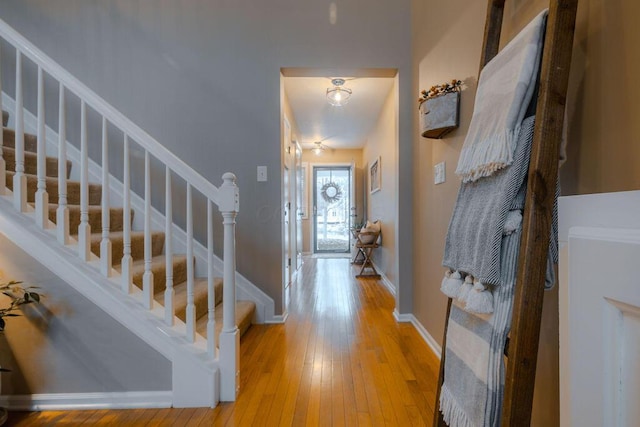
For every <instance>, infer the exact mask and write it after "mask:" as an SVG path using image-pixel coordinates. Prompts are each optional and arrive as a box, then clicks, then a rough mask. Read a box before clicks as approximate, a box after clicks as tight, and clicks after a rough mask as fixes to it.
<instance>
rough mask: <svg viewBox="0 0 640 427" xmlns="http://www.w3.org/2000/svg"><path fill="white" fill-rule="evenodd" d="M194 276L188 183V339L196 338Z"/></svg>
mask: <svg viewBox="0 0 640 427" xmlns="http://www.w3.org/2000/svg"><path fill="white" fill-rule="evenodd" d="M194 285H195V284H194V277H193V199H192V194H191V185H190V184H189V183H187V312H186V314H187V316H186V322H187V340H188V341H189V342H195V340H196V306H195V302H194V296H193V294H194V289H193V288H194Z"/></svg>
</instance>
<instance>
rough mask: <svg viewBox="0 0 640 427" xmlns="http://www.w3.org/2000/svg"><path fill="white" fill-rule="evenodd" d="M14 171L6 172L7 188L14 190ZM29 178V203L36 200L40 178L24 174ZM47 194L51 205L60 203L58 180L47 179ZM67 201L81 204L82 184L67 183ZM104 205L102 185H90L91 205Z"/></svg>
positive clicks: (76, 182)
mask: <svg viewBox="0 0 640 427" xmlns="http://www.w3.org/2000/svg"><path fill="white" fill-rule="evenodd" d="M14 175H15V172H14V171H10V170H7V171H6V182H7V187H8V188H9V189H10V190H13V176H14ZM24 175H25V177H26V178H27V201H28V202H33V201H34V200H35V198H34V195H35V192H36V190H37V183H38V177H37V176H36V175H32V174H27V173H25V174H24ZM46 186H47V193H48V194H49V201H50V202H51V203H58V178H56V177H47V178H46ZM67 201H68V202H69V203H71V204H79V203H80V182H78V181H72V180H69V181H67ZM101 203H102V185H100V184H95V183H89V203H88V204H89V205H94V206H95V205H97V206H99V205H100V204H101Z"/></svg>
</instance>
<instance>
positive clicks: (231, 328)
mask: <svg viewBox="0 0 640 427" xmlns="http://www.w3.org/2000/svg"><path fill="white" fill-rule="evenodd" d="M0 37H1V38H2V39H4V40H5V41H6V42H7V44H9V45H11V46H13V48H14V49H15V52H16V55H15V57H16V64H15V75H16V81H15V86H16V93H15V102H16V105H15V117H14V119H15V174H14V176H13V200H14V206H15V208H16V209H17V210H18V211H19V212H26V211H27V210H28V204H27V177H26V176H25V163H24V161H25V160H24V159H25V157H24V152H25V138H24V122H23V113H24V105H23V102H24V97H23V94H24V91H23V83H24V82H23V70H22V69H23V61H24V58H26V59H28V60H29V61H31V62H33V64H35V66H36V67H37V69H38V80H37V116H38V118H37V119H38V135H37V136H38V147H37V193H36V197H35V211H36V223H37V224H38V226H39V227H41V228H47V227H49V221H48V218H49V209H48V200H49V195H48V193H47V188H46V176H47V173H46V157H45V151H46V150H45V145H44V144H45V138H46V135H45V118H44V112H45V94H46V91H45V75H46V76H48V77H50V78H52V79H54V80H55V81H56V82H57V86H58V102H57V105H58V108H59V111H58V135H59V144H58V208H57V212H56V230H55V232H56V233H55V235H56V236H57V240H58V242H60V243H61V244H63V245H67V244H69V243H70V242H71V241H72V239H71V238H70V230H69V209H68V189H67V176H66V174H67V159H66V148H65V146H66V134H67V133H66V118H67V115H68V111H67V106H66V97H67V94H68V93H71V94H73V95H75V96H76V97H78V98H79V99H80V103H81V112H80V126H81V132H80V146H81V160H80V169H81V170H80V177H81V179H80V217H81V218H80V226H79V228H78V256H79V257H80V258H81V259H82V260H84V261H89V260H91V258H92V255H91V226H90V224H89V182H88V176H89V175H88V159H89V156H88V152H89V141H88V135H87V126H88V119H87V108H90V109H91V110H93V111H94V112H96V113H97V114H98V115H99V116H100V117H101V120H102V141H101V144H102V146H101V152H102V168H103V171H102V177H101V181H102V182H100V184H101V185H102V186H103V191H102V195H101V201H102V212H101V215H102V218H101V220H102V229H101V230H99V231H101V241H100V249H101V250H100V253H101V256H100V258H101V259H100V262H99V263H98V268H97V271H99V272H100V273H101V274H102V275H103V276H105V277H110V276H111V275H115V274H117V273H116V272H115V270H113V269H112V268H111V267H112V259H113V258H115V257H122V263H121V265H122V273H121V280H122V281H121V284H122V286H121V291H122V292H123V293H124V294H131V293H132V287H133V282H132V280H133V279H132V257H131V203H130V191H131V184H132V182H131V179H132V176H131V168H130V166H131V162H130V156H131V151H130V150H131V144H132V143H133V144H136V145H137V146H138V147H139V148H140V149H142V150H143V152H144V158H145V161H144V164H145V170H144V196H143V198H144V200H145V209H144V265H145V270H144V275H143V297H142V301H140V302H141V304H142V305H143V306H144V307H145V308H146V309H148V310H152V309H154V295H153V272H152V270H151V255H152V250H151V245H152V238H151V234H152V230H151V220H150V213H151V209H152V208H151V186H152V185H156V182H157V181H154V182H153V183H152V180H151V166H150V161H151V159H152V158H153V159H155V160H157V161H159V162H160V163H162V164H163V165H164V169H165V196H166V207H165V209H166V212H165V215H166V227H165V232H166V236H165V241H166V246H165V256H166V258H167V262H166V269H167V270H166V273H167V274H166V287H165V294H164V307H163V310H164V313H163V315H162V318H163V319H164V322H165V323H166V324H167V325H169V326H173V325H174V322H175V320H174V319H175V316H174V312H175V308H174V297H175V292H174V288H173V265H172V262H171V257H172V256H173V253H172V243H171V241H172V236H171V229H172V203H171V200H172V176H177V177H180V178H181V179H182V180H184V181H186V194H187V206H186V212H187V218H186V221H187V230H186V231H187V236H188V238H187V242H186V247H187V270H188V273H187V310H186V312H187V315H186V322H185V323H186V328H184V329H178V330H177V331H182V332H181V333H183V334H184V338H185V340H186V341H187V342H189V343H193V342H195V340H196V339H195V337H196V332H195V331H196V316H195V306H194V266H193V263H194V256H193V221H194V214H193V206H192V198H193V195H192V191H197V192H199V193H200V194H201V195H202V196H204V198H205V199H206V201H207V216H206V221H207V225H206V230H207V249H208V255H209V266H208V269H207V274H208V278H207V280H208V286H207V289H208V292H209V295H208V298H207V300H208V309H207V316H208V319H207V320H208V321H207V334H206V335H207V337H206V338H207V339H208V342H207V351H206V354H207V355H208V358H209V359H210V360H216V359H217V361H218V366H219V368H220V399H221V400H223V401H233V400H235V398H236V396H237V391H238V369H239V362H238V361H239V332H238V328H237V326H236V324H235V280H236V276H235V267H236V262H235V218H236V215H237V212H238V208H239V203H238V200H239V199H238V195H239V192H238V187H237V185H236V178H235V176H234V175H233V174H232V173H225V174H224V175H223V177H222V178H223V183H222V185H221V186H220V188H217V187H216V186H214V185H213V184H211V183H210V182H209V181H207V180H206V179H205V178H204V177H202V176H201V175H200V174H198V173H197V172H195V171H194V170H193V169H192V168H191V167H189V166H188V165H187V164H186V163H184V162H183V161H182V160H180V159H179V158H178V157H176V156H175V155H174V154H173V153H171V152H170V151H169V150H167V149H166V148H165V147H164V146H163V145H161V144H160V143H159V142H157V141H156V140H155V139H154V138H152V137H151V136H150V135H149V134H147V133H146V132H145V131H144V130H142V129H141V128H140V127H138V126H137V125H135V124H134V123H133V122H131V121H130V120H129V119H127V118H126V117H125V116H124V115H123V114H121V113H120V112H119V111H118V110H116V109H115V108H114V107H112V106H111V105H109V104H108V103H107V102H106V101H104V100H103V99H102V98H101V97H100V96H98V95H97V94H96V93H94V92H93V91H92V90H90V89H89V88H88V87H86V86H85V85H84V84H82V83H81V82H80V81H78V80H77V79H76V78H75V77H73V76H72V75H71V74H70V73H69V72H67V71H66V70H64V69H63V68H62V67H61V66H60V65H58V64H57V63H56V62H55V61H53V60H52V59H51V58H49V57H48V56H47V55H46V54H44V53H43V52H42V51H40V50H39V49H38V48H36V47H35V46H34V45H33V44H31V43H30V42H29V41H28V40H26V39H25V38H24V37H23V36H21V35H20V34H18V33H17V32H16V31H15V30H13V29H12V28H11V27H10V26H9V25H7V24H6V23H5V22H4V21H2V20H0ZM1 59H2V55H1V52H0V60H1ZM47 80H48V79H47ZM1 89H2V78H1V76H0V94H1ZM1 107H2V97H1V96H0V109H1ZM110 126H111V127H115V128H117V129H118V130H120V131H121V132H122V134H123V135H124V136H123V146H124V149H123V153H122V154H123V166H124V171H123V184H124V194H123V206H122V208H123V240H124V241H123V253H122V254H112V251H111V248H112V245H111V241H110V238H109V231H110V230H109V228H110V221H109V218H110V211H109V208H110V207H112V206H110V205H109V203H110V200H109V195H108V188H109V180H110V179H109V177H110V174H109V149H108V145H109V141H108V137H107V133H108V132H107V129H108V127H110ZM2 137H3V132H0V147H2V144H3V140H2ZM5 169H6V163H5V160H4V158H3V156H2V150H0V194H6V190H5V185H4V184H5V172H6V171H5ZM213 205H216V206H218V210H219V211H220V213H221V215H222V217H223V228H224V247H223V262H224V268H223V276H224V277H223V280H224V282H223V325H222V332H221V334H220V337H219V345H218V346H217V347H216V343H215V317H214V310H215V295H214V294H213V293H214V286H213V284H214V277H213V274H214V269H213V213H212V211H213ZM156 308H157V307H156ZM216 348H218V352H216Z"/></svg>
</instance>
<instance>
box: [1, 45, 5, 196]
mask: <svg viewBox="0 0 640 427" xmlns="http://www.w3.org/2000/svg"><path fill="white" fill-rule="evenodd" d="M1 111H2V46H0V112H1ZM2 127H3V128H4V125H3V126H2ZM2 147H4V129H2V131H0V195H3V194H6V192H7V190H6V187H7V176H6V173H7V163H6V162H5V161H4V150H3V148H2Z"/></svg>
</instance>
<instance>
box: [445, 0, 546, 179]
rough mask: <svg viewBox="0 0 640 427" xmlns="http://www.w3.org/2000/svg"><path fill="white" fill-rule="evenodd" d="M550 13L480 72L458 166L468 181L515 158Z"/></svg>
mask: <svg viewBox="0 0 640 427" xmlns="http://www.w3.org/2000/svg"><path fill="white" fill-rule="evenodd" d="M546 17H547V10H545V11H543V12H542V13H540V14H539V15H538V16H536V17H535V18H534V19H533V21H531V22H530V23H529V25H527V26H526V27H525V28H524V29H523V30H522V31H521V32H520V33H519V34H518V35H517V36H516V37H515V38H514V39H513V40H511V42H509V44H508V45H507V46H505V47H504V48H503V49H502V50H501V51H500V53H498V55H496V56H495V58H493V59H492V60H491V61H489V63H487V64H486V65H485V67H484V68H483V70H482V72H481V73H480V78H479V79H478V90H477V92H476V99H475V104H474V107H473V116H472V117H471V124H470V125H469V131H468V132H467V136H466V138H465V141H464V145H463V147H462V152H461V153H460V159H459V160H458V167H457V169H456V174H457V175H459V176H460V177H461V178H462V180H463V182H470V181H475V180H477V179H479V178H482V177H485V176H489V175H491V174H492V173H494V172H495V171H497V170H499V169H502V168H504V167H505V166H507V165H510V164H511V162H512V161H513V152H514V150H515V143H516V138H517V137H518V133H519V131H520V124H521V123H522V120H523V119H524V117H525V113H526V111H527V107H528V106H529V102H530V101H531V97H532V96H533V92H534V89H535V83H536V79H537V76H538V70H539V68H540V57H541V54H542V42H543V39H544V29H545V23H546Z"/></svg>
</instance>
